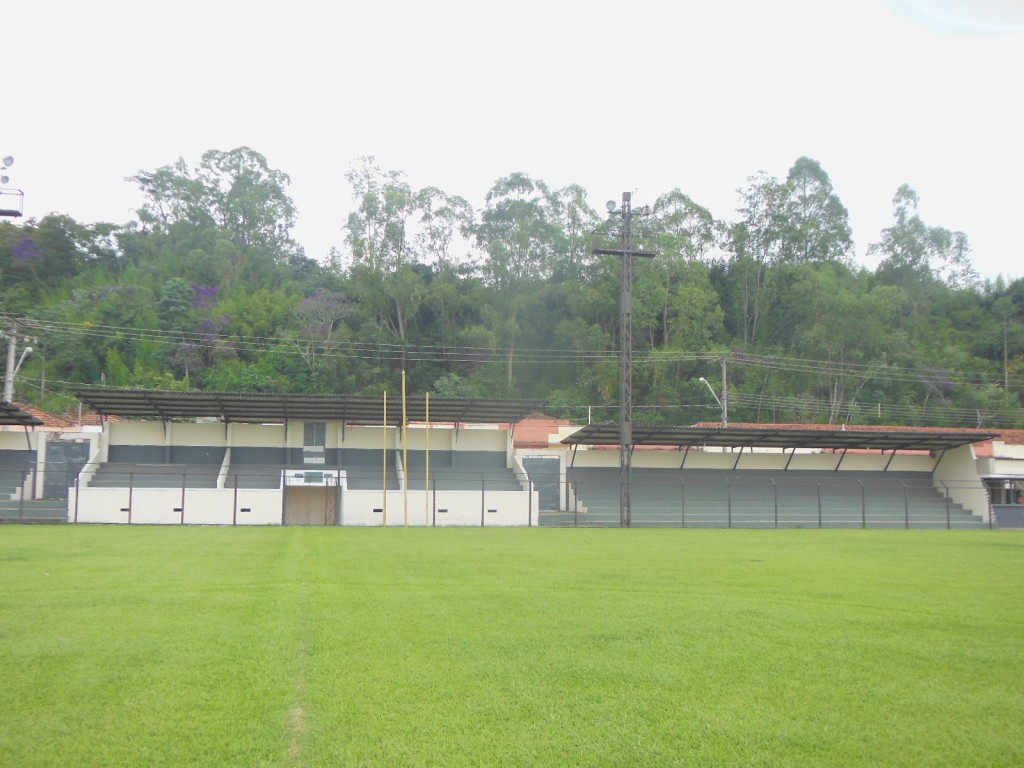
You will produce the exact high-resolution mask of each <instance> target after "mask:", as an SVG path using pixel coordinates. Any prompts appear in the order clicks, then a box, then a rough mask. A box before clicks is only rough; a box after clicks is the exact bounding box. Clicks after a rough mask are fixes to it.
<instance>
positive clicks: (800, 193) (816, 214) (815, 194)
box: [786, 157, 853, 263]
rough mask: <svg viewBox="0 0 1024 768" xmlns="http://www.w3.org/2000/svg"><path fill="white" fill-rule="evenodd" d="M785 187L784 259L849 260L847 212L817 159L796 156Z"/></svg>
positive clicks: (850, 241) (802, 260)
mask: <svg viewBox="0 0 1024 768" xmlns="http://www.w3.org/2000/svg"><path fill="white" fill-rule="evenodd" d="M786 187H787V188H788V190H789V201H788V203H789V205H788V208H789V222H788V228H787V232H786V259H787V260H789V261H793V262H798V263H807V262H815V263H821V262H826V261H840V262H843V263H849V261H850V256H851V253H852V251H853V231H852V230H851V229H850V220H849V213H848V212H847V210H846V206H844V205H843V203H842V201H841V200H840V199H839V196H838V195H836V193H835V191H834V190H833V189H832V180H831V179H830V178H829V176H828V174H827V173H825V171H824V169H822V167H821V165H820V164H819V163H818V161H817V160H812V159H811V158H809V157H800V158H798V159H797V161H796V162H795V163H794V164H793V167H792V168H790V169H789V174H788V175H787V176H786Z"/></svg>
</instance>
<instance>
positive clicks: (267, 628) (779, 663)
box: [0, 525, 1024, 768]
mask: <svg viewBox="0 0 1024 768" xmlns="http://www.w3.org/2000/svg"><path fill="white" fill-rule="evenodd" d="M0 587H2V589H0V766H19V767H21V768H24V767H26V766H54V765H71V766H150V767H151V766H300V767H301V766H381V767H382V768H384V767H386V768H397V767H398V766H559V767H560V766H622V767H623V768H625V767H626V766H629V767H630V768H633V767H635V766H873V767H877V766H918V765H927V766H957V768H962V767H963V766H986V768H991V766H1014V765H1021V764H1024V727H1022V721H1024V715H1022V713H1024V612H1022V608H1024V533H1022V532H1012V531H969V532H950V531H828V530H824V531H818V530H814V531H739V530H731V531H721V530H719V531H713V530H552V529H503V530H496V529H458V530H453V529H389V530H382V529H352V528H344V529H342V528H193V527H127V526H70V525H68V526H0Z"/></svg>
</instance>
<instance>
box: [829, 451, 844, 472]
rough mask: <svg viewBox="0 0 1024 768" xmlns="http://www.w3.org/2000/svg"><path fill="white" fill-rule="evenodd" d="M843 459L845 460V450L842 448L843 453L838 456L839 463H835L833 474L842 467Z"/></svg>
mask: <svg viewBox="0 0 1024 768" xmlns="http://www.w3.org/2000/svg"><path fill="white" fill-rule="evenodd" d="M845 458H846V448H843V452H842V453H841V454H839V461H837V462H836V468H835V469H834V470H832V471H833V472H838V471H839V467H841V466H842V464H843V459H845Z"/></svg>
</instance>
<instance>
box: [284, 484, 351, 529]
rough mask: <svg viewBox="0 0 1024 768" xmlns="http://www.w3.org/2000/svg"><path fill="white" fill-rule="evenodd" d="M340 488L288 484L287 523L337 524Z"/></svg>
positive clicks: (285, 503)
mask: <svg viewBox="0 0 1024 768" xmlns="http://www.w3.org/2000/svg"><path fill="white" fill-rule="evenodd" d="M337 501H338V489H337V488H336V487H323V488H301V487H296V486H287V487H286V490H285V494H284V524H285V525H335V524H336V523H337V508H338V504H337Z"/></svg>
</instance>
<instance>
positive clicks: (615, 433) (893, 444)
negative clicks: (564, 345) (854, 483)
mask: <svg viewBox="0 0 1024 768" xmlns="http://www.w3.org/2000/svg"><path fill="white" fill-rule="evenodd" d="M999 434H1000V433H998V432H981V431H977V430H971V431H968V430H938V429H936V430H924V429H889V428H886V429H884V430H873V429H867V428H852V429H842V428H841V429H835V428H829V429H819V428H812V429H799V428H794V427H773V426H771V425H764V426H742V427H724V428H723V427H657V426H650V427H645V426H642V425H639V426H638V425H636V424H634V425H633V444H634V445H658V446H675V447H679V448H685V447H691V448H696V447H716V448H783V449H785V448H821V449H835V450H855V449H869V450H878V451H944V450H948V449H950V448H957V447H959V446H961V445H969V444H970V443H978V442H981V441H983V440H991V439H992V438H995V437H999ZM562 443H564V444H566V445H618V444H619V425H618V423H616V422H604V423H602V424H589V425H587V426H585V427H582V428H581V429H579V430H578V431H576V432H574V433H573V434H571V435H569V436H568V437H566V438H564V439H563V440H562Z"/></svg>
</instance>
